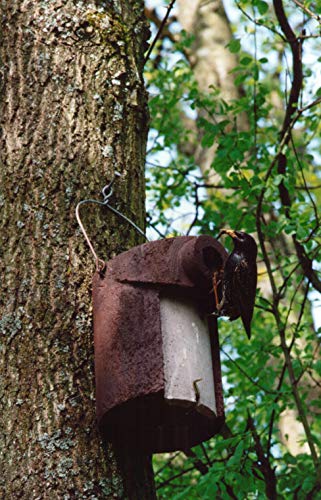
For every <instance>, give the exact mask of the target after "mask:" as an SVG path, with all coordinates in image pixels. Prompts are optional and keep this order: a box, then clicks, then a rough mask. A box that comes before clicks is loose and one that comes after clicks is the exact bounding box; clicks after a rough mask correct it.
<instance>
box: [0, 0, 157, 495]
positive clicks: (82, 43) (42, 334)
mask: <svg viewBox="0 0 321 500" xmlns="http://www.w3.org/2000/svg"><path fill="white" fill-rule="evenodd" d="M142 13H143V1H142V0H129V1H125V0H119V1H116V0H115V1H109V2H103V1H99V0H96V1H91V2H83V1H82V0H74V1H67V2H62V1H57V2H47V1H40V0H37V1H35V0H32V1H31V0H24V1H20V0H10V1H9V0H8V1H6V0H3V2H2V30H1V32H2V40H1V44H0V47H1V48H0V57H1V80H2V81H1V87H0V92H1V94H0V96H1V110H0V120H1V144H0V147H1V159H0V176H1V183H0V186H1V193H0V208H1V221H0V224H1V230H0V238H1V247H0V252H1V262H0V269H1V298H0V318H1V319H0V332H1V345H0V349H1V382H0V387H1V393H0V406H1V407H0V415H1V417H0V418H1V428H0V470H1V471H2V472H1V477H0V496H1V498H26V499H27V498H28V499H33V498H51V499H54V498H65V499H68V498H92V499H93V498H127V497H130V498H133V499H134V498H137V499H138V498H139V499H140V500H141V499H145V498H146V499H147V498H155V496H154V495H155V494H154V489H153V482H152V473H151V466H150V460H149V458H148V457H137V456H136V457H132V456H131V455H129V453H127V452H124V450H116V451H114V450H113V449H112V448H111V447H110V446H104V445H103V444H102V442H101V440H100V437H99V435H98V433H97V430H96V422H95V401H94V372H93V361H94V360H93V335H92V318H91V278H92V274H93V270H94V264H93V259H92V255H91V254H90V253H89V251H88V248H87V246H86V243H85V242H84V239H83V237H82V234H81V233H80V231H79V228H78V227H77V223H76V220H75V216H74V210H75V205H76V203H77V202H78V201H80V200H81V199H84V198H88V197H96V198H97V193H99V192H100V189H101V188H102V186H103V185H104V184H106V183H107V181H108V180H109V179H110V178H111V176H112V174H113V172H114V171H115V170H117V171H119V172H120V173H121V174H122V177H121V179H120V180H119V181H117V186H115V195H114V198H113V201H114V205H115V206H117V207H118V208H119V209H121V210H122V211H124V212H125V213H126V215H127V216H129V217H132V218H133V219H134V220H135V222H136V223H137V224H138V225H143V220H144V175H143V167H144V155H145V142H146V133H147V121H148V119H147V111H146V95H145V92H144V85H143V80H142V76H141V73H142V60H143V49H144V40H146V38H147V37H148V30H146V25H145V22H144V19H143V17H142V15H143V14H142ZM102 212H103V211H102ZM81 213H82V216H83V220H84V223H85V224H86V226H87V227H88V230H89V233H90V235H91V237H92V238H93V239H94V241H95V245H96V246H97V250H98V253H99V255H100V256H101V257H104V258H107V257H108V256H110V255H112V254H114V253H119V252H120V251H122V250H125V249H127V248H129V247H130V246H132V245H133V244H135V243H137V235H136V234H134V232H133V231H132V230H130V229H129V228H128V226H126V224H123V223H122V222H121V221H119V220H117V219H115V217H111V214H109V213H108V212H106V211H105V212H104V213H101V212H100V213H99V209H98V210H97V209H96V208H95V207H94V208H91V207H88V209H87V208H83V209H82V212H81ZM87 213H89V214H90V217H87V216H86V214H87ZM116 456H118V458H116ZM119 456H120V457H121V458H119ZM133 460H134V461H135V468H133V465H132V463H133ZM134 469H135V470H134Z"/></svg>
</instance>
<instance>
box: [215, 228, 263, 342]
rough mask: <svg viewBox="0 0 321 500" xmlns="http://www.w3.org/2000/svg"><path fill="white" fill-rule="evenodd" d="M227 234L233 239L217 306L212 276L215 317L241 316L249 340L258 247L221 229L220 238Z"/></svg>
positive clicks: (249, 239) (246, 236) (240, 234)
mask: <svg viewBox="0 0 321 500" xmlns="http://www.w3.org/2000/svg"><path fill="white" fill-rule="evenodd" d="M222 234H228V235H229V236H231V238H233V243H234V248H233V251H232V253H231V254H230V255H229V256H228V258H227V260H226V262H225V266H224V270H223V276H222V278H221V288H222V299H221V301H220V302H219V303H218V301H217V297H218V293H217V285H218V282H217V280H216V277H215V276H214V279H213V282H214V295H215V302H216V309H217V313H216V314H217V315H218V316H228V317H229V319H230V320H231V321H232V320H234V319H237V318H239V317H240V316H241V318H242V322H243V325H244V328H245V331H246V333H247V336H248V338H249V339H250V338H251V320H252V316H253V309H254V302H255V292H256V282H257V268H256V256H257V245H256V243H255V241H254V239H253V238H252V236H250V235H249V234H246V233H244V232H242V231H233V230H231V229H223V230H222V231H221V232H220V234H219V236H218V237H220V236H221V235H222Z"/></svg>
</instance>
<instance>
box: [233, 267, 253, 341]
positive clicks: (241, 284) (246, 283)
mask: <svg viewBox="0 0 321 500" xmlns="http://www.w3.org/2000/svg"><path fill="white" fill-rule="evenodd" d="M256 282H257V271H256V264H255V263H254V264H252V263H250V262H248V261H247V260H246V259H240V260H239V262H238V263H237V265H236V266H235V272H234V275H233V287H234V290H235V297H236V299H237V302H238V306H239V309H240V312H241V318H242V321H243V325H244V328H245V331H246V333H247V336H248V338H251V320H252V316H253V309H254V302H255V292H256Z"/></svg>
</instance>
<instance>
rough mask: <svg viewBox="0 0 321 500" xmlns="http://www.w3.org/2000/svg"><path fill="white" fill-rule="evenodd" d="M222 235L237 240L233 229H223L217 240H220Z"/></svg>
mask: <svg viewBox="0 0 321 500" xmlns="http://www.w3.org/2000/svg"><path fill="white" fill-rule="evenodd" d="M222 234H228V235H229V236H231V238H236V234H235V231H233V229H222V230H221V231H220V234H219V235H218V237H217V238H220V237H221V236H222Z"/></svg>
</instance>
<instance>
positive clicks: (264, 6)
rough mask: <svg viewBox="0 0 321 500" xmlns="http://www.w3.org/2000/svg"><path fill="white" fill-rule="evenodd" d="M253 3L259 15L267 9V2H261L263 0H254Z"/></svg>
mask: <svg viewBox="0 0 321 500" xmlns="http://www.w3.org/2000/svg"><path fill="white" fill-rule="evenodd" d="M255 5H256V6H257V8H258V11H259V13H260V14H261V16H263V15H264V14H266V12H267V11H268V10H269V4H268V3H267V2H263V0H257V1H256V2H255Z"/></svg>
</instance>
